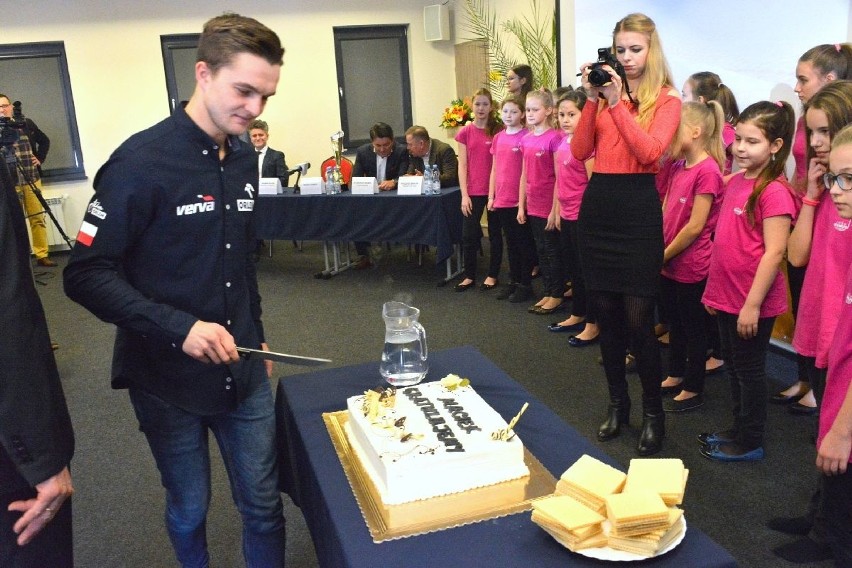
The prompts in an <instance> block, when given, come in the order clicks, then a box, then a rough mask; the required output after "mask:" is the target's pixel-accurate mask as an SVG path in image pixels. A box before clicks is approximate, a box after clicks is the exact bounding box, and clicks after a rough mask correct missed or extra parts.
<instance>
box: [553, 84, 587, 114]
mask: <svg viewBox="0 0 852 568" xmlns="http://www.w3.org/2000/svg"><path fill="white" fill-rule="evenodd" d="M587 99H588V97H587V96H586V92H585V91H583V90H582V89H573V88H571V87H568V90H567V91H565V92H564V93H562V94H561V95H560V96H559V100H557V101H556V108H557V109H558V108H559V105H561V104H562V101H571V102H572V103H574V104H575V105H576V106H577V108H578V109H579V110H583V107H584V106H586V100H587Z"/></svg>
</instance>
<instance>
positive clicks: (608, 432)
mask: <svg viewBox="0 0 852 568" xmlns="http://www.w3.org/2000/svg"><path fill="white" fill-rule="evenodd" d="M629 422H630V399H629V398H628V397H627V396H626V395H625V396H621V397H618V398H616V397H612V396H611V397H610V400H609V406H608V407H607V415H606V420H605V421H604V423H603V424H601V426H600V428H598V440H600V441H601V442H606V441H607V440H612V439H613V438H615V437H616V436H618V433H619V432H620V431H621V426H622V425H624V426H625V427H626V426H627V424H628V423H629Z"/></svg>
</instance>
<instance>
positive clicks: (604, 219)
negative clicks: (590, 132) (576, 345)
mask: <svg viewBox="0 0 852 568" xmlns="http://www.w3.org/2000/svg"><path fill="white" fill-rule="evenodd" d="M578 229H579V252H580V263H581V265H582V269H583V275H584V276H585V279H586V288H587V289H588V290H594V291H600V292H615V293H619V294H625V295H630V296H656V295H658V292H659V286H660V270H661V269H662V267H663V211H662V205H661V204H660V198H659V195H658V193H657V188H656V186H655V185H654V174H601V173H594V174H592V178H591V179H590V180H589V185H588V187H587V188H586V191H585V193H584V194H583V201H582V204H581V205H580V217H579V219H578Z"/></svg>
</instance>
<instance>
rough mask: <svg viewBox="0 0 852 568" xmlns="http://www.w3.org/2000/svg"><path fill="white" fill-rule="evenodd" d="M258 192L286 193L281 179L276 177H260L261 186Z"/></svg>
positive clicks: (267, 193)
mask: <svg viewBox="0 0 852 568" xmlns="http://www.w3.org/2000/svg"><path fill="white" fill-rule="evenodd" d="M257 193H258V195H281V194H282V193H284V190H283V188H282V187H281V180H280V179H278V178H276V177H272V178H260V188H259V189H258V192H257Z"/></svg>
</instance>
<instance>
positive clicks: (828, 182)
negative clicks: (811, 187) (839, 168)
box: [822, 172, 852, 191]
mask: <svg viewBox="0 0 852 568" xmlns="http://www.w3.org/2000/svg"><path fill="white" fill-rule="evenodd" d="M822 183H824V184H825V188H826V189H831V188H832V186H833V185H834V184H835V183H837V187H839V188H840V189H842V190H843V191H852V174H833V173H831V172H826V174H825V175H823V176H822Z"/></svg>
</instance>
